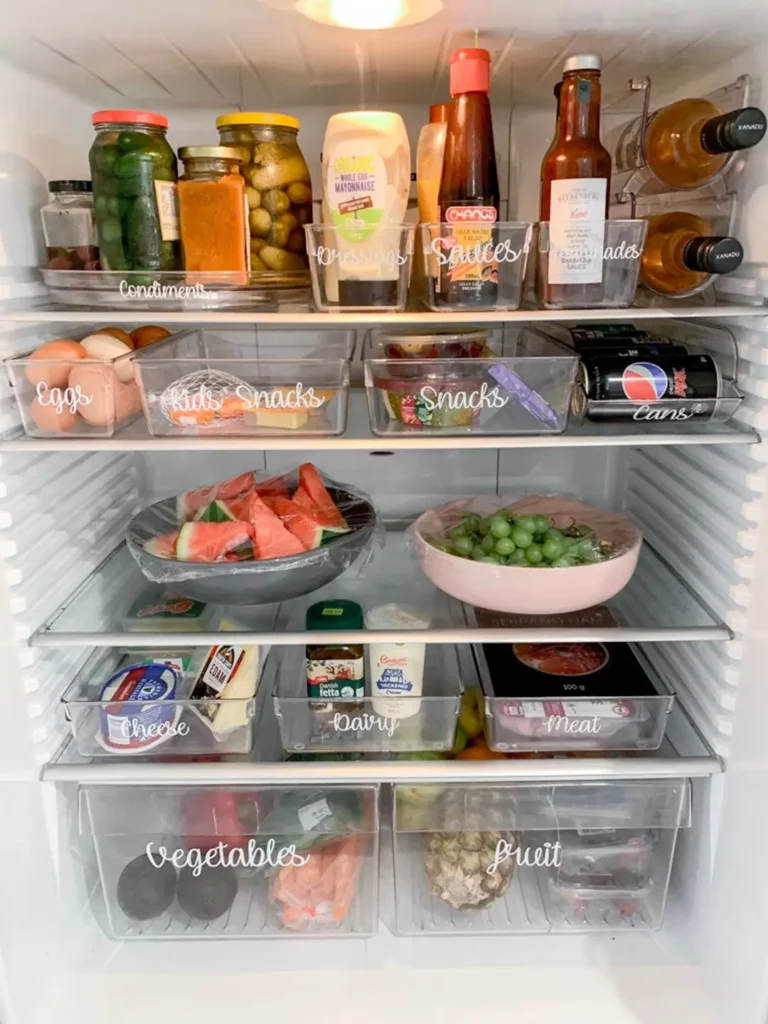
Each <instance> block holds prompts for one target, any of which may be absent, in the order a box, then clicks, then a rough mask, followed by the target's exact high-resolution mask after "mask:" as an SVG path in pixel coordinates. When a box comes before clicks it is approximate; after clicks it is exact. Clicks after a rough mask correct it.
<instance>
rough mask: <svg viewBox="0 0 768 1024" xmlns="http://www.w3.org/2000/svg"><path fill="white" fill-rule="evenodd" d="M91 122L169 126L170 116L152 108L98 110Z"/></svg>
mask: <svg viewBox="0 0 768 1024" xmlns="http://www.w3.org/2000/svg"><path fill="white" fill-rule="evenodd" d="M91 124H92V125H94V126H96V125H100V124H146V125H151V126H152V127H154V128H167V127H168V118H167V117H163V115H162V114H154V113H153V112H152V111H151V110H97V111H96V113H95V114H94V115H93V117H92V118H91Z"/></svg>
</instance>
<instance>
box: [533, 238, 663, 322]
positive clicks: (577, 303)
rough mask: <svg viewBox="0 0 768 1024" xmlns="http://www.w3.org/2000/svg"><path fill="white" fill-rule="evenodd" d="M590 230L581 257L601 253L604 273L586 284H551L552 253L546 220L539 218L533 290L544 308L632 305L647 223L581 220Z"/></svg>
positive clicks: (611, 307)
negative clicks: (596, 279)
mask: <svg viewBox="0 0 768 1024" xmlns="http://www.w3.org/2000/svg"><path fill="white" fill-rule="evenodd" d="M579 229H580V231H582V232H584V231H587V232H589V241H588V243H587V244H586V246H585V247H584V248H583V249H582V250H581V253H580V257H579V258H582V259H590V258H591V257H592V256H593V255H594V254H595V253H596V252H597V253H599V252H601V253H602V259H603V276H602V279H601V280H600V281H597V282H594V283H588V284H558V283H552V284H550V280H549V277H550V269H549V268H550V256H554V255H555V249H554V246H553V245H552V243H551V239H550V228H549V221H541V223H540V224H539V232H538V242H537V248H538V266H537V269H538V273H537V278H536V294H537V297H538V300H539V302H540V303H541V304H542V306H543V307H544V308H545V309H586V308H590V307H593V308H608V309H618V308H623V307H624V306H631V305H632V303H633V302H634V299H635V292H636V291H637V283H638V280H639V276H640V257H641V255H642V252H643V245H644V244H645V236H646V234H647V231H648V224H647V222H646V221H644V220H608V221H597V222H595V223H594V224H587V223H584V224H580V225H579Z"/></svg>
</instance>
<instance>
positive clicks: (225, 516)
mask: <svg viewBox="0 0 768 1024" xmlns="http://www.w3.org/2000/svg"><path fill="white" fill-rule="evenodd" d="M242 500H243V499H242V498H241V499H240V501H241V502H242ZM237 504H238V499H234V500H233V501H232V502H226V501H222V500H221V498H217V499H216V501H212V502H211V504H210V505H206V506H205V508H199V509H198V510H197V512H195V517H194V518H195V522H200V523H231V522H234V521H235V520H236V519H239V518H240V517H239V516H238V515H235V512H234V511H233V506H236V505H237Z"/></svg>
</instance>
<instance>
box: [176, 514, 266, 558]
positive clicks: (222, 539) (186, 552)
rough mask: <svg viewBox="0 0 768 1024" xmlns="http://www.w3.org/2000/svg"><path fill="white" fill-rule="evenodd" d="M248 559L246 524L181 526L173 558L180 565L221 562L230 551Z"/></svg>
mask: <svg viewBox="0 0 768 1024" xmlns="http://www.w3.org/2000/svg"><path fill="white" fill-rule="evenodd" d="M234 551H238V552H239V551H242V552H243V557H250V555H249V554H246V552H250V551H251V531H250V528H249V525H248V523H184V525H183V526H182V528H181V529H180V530H179V539H178V540H177V541H176V557H177V558H178V559H179V560H180V561H182V562H222V561H224V560H225V558H226V556H227V554H228V553H230V552H234Z"/></svg>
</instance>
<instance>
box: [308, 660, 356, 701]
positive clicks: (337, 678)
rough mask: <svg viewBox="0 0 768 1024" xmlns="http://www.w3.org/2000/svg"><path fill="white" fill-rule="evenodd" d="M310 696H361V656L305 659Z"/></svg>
mask: <svg viewBox="0 0 768 1024" xmlns="http://www.w3.org/2000/svg"><path fill="white" fill-rule="evenodd" d="M307 688H308V690H309V696H310V697H362V696H363V695H364V693H365V668H364V662H363V659H362V658H338V659H335V658H324V659H323V660H322V661H307Z"/></svg>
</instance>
